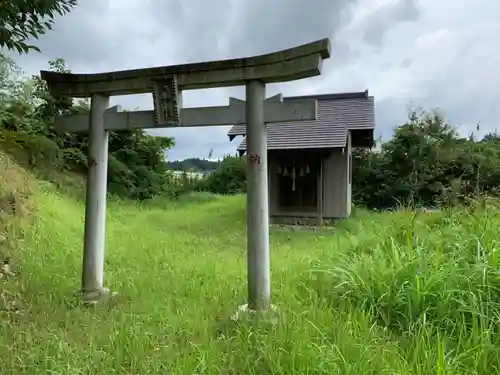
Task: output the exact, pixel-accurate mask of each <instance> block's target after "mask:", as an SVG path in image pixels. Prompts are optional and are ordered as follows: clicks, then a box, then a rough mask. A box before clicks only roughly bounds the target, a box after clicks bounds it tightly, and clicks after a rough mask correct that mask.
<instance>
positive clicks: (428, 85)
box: [11, 0, 500, 159]
mask: <svg viewBox="0 0 500 375" xmlns="http://www.w3.org/2000/svg"><path fill="white" fill-rule="evenodd" d="M80 3H81V4H80V5H78V6H77V7H76V8H75V9H74V10H73V11H72V12H71V13H70V14H68V15H66V16H64V17H62V18H58V19H57V21H56V24H55V27H54V30H53V31H51V32H49V33H48V34H47V35H46V36H44V37H43V38H41V39H40V40H39V42H38V46H39V47H40V48H41V50H42V53H41V54H40V53H36V52H32V53H30V54H29V55H27V56H18V55H14V54H12V55H11V56H12V57H14V60H15V61H16V62H17V63H18V64H19V65H20V66H21V68H23V69H24V70H25V72H26V73H29V74H32V73H33V74H35V73H38V71H39V70H40V69H46V68H47V67H48V65H47V61H48V60H51V59H55V58H57V57H62V58H64V59H65V60H66V62H67V65H68V67H69V68H70V69H72V70H73V72H75V73H86V72H92V73H97V72H102V71H112V70H122V69H132V68H142V67H151V66H158V65H170V64H181V63H188V62H198V61H204V60H215V59H225V58H233V57H244V56H250V55H255V54H262V53H268V52H273V51H275V50H280V49H284V48H289V47H293V46H296V45H299V44H303V43H307V42H311V41H314V40H316V39H321V38H324V37H330V38H331V40H332V57H331V58H330V59H328V60H325V62H324V65H323V75H322V76H319V77H315V78H311V79H305V80H300V81H294V82H289V83H286V84H275V85H269V86H268V89H267V92H268V96H271V95H273V94H275V93H278V92H282V93H283V95H285V96H290V95H305V94H315V93H318V94H319V93H335V92H346V91H362V90H364V89H369V91H370V94H372V95H374V96H375V100H376V127H377V134H378V135H381V136H382V137H388V136H390V134H391V133H392V129H393V128H394V126H395V125H397V124H400V123H402V122H404V120H405V119H406V113H407V105H408V103H410V102H412V103H414V104H417V105H421V106H424V107H425V108H432V107H439V108H441V109H442V110H443V111H444V112H445V114H446V115H447V117H448V118H449V119H450V120H451V121H452V122H453V123H455V124H456V125H457V126H458V127H459V130H460V132H461V133H462V134H464V135H465V134H468V133H470V132H471V131H473V130H474V129H475V127H476V126H477V123H478V122H480V123H481V132H482V133H485V132H488V131H493V130H495V129H496V127H497V125H498V124H500V105H498V102H499V101H500V74H499V73H498V68H499V67H500V48H499V46H500V43H499V39H500V2H499V1H498V0H475V1H471V0H210V1H208V0H85V1H80ZM229 96H235V97H239V98H243V96H244V90H243V88H240V87H238V88H231V89H211V90H198V91H187V92H185V93H184V97H183V98H184V99H183V100H184V105H185V106H188V107H189V106H209V105H225V104H227V103H228V97H229ZM112 103H113V104H121V105H122V106H123V107H125V108H128V109H133V108H136V107H140V108H142V109H152V100H151V98H150V96H148V95H137V96H127V97H115V98H113V100H112ZM227 130H228V128H227V127H214V128H203V129H200V128H190V129H175V130H161V131H160V133H161V134H165V135H168V136H173V137H174V138H175V141H176V146H175V148H174V149H173V150H172V151H170V152H169V153H168V156H169V158H170V159H183V158H187V157H206V156H207V155H208V153H209V151H210V150H211V149H213V150H214V156H215V157H218V156H222V155H224V154H227V153H231V154H234V153H235V150H236V147H237V145H238V142H239V141H240V139H235V140H234V141H233V142H231V143H230V142H229V140H228V138H227V136H226V132H227ZM157 133H158V132H157Z"/></svg>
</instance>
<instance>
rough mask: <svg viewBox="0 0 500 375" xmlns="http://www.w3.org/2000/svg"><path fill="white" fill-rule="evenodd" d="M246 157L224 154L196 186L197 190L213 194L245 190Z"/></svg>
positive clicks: (234, 192)
mask: <svg viewBox="0 0 500 375" xmlns="http://www.w3.org/2000/svg"><path fill="white" fill-rule="evenodd" d="M245 162H246V159H245V158H242V157H238V156H226V157H224V158H223V160H222V161H221V162H220V163H219V165H218V167H217V169H216V170H215V171H214V172H213V173H212V174H210V175H209V176H208V177H207V178H206V180H204V181H202V182H201V183H200V185H199V186H198V189H199V190H204V191H209V192H211V193H214V194H240V193H244V192H246V164H245Z"/></svg>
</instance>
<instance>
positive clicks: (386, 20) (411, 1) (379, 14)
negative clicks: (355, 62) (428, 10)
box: [363, 0, 420, 46]
mask: <svg viewBox="0 0 500 375" xmlns="http://www.w3.org/2000/svg"><path fill="white" fill-rule="evenodd" d="M419 16H420V10H419V8H418V4H417V0H401V1H398V2H397V3H395V4H387V5H384V6H381V7H380V8H378V9H377V11H375V12H373V13H372V14H371V15H370V17H369V18H368V19H366V20H365V23H364V27H363V28H364V32H363V38H364V40H365V42H366V43H367V44H372V45H375V46H380V45H382V41H383V37H384V35H385V34H386V32H387V31H388V30H389V29H390V28H391V27H392V26H393V25H394V23H396V22H410V21H416V20H417V19H418V18H419Z"/></svg>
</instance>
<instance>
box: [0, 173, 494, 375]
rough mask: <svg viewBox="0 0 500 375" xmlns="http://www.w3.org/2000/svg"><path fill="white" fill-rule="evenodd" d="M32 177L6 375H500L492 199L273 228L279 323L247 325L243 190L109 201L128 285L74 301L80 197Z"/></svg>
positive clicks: (5, 332)
mask: <svg viewBox="0 0 500 375" xmlns="http://www.w3.org/2000/svg"><path fill="white" fill-rule="evenodd" d="M0 172H1V173H3V174H4V176H5V173H6V172H5V171H3V172H2V171H0ZM17 172H19V171H17ZM26 178H27V181H28V180H30V183H32V184H33V192H32V194H33V195H32V196H31V200H32V201H33V202H34V203H36V206H37V209H36V211H35V214H34V220H32V221H31V222H30V221H28V220H25V219H23V220H22V221H21V223H20V224H19V223H18V225H12V226H11V227H10V229H9V230H11V231H16V229H15V228H17V231H16V233H15V234H16V237H19V236H21V235H23V233H22V231H20V230H19V229H20V228H23V227H24V228H25V229H26V230H25V233H24V238H23V239H21V240H19V241H17V242H15V243H11V248H12V249H11V253H12V254H14V255H13V258H14V263H15V267H14V272H15V273H16V275H15V276H14V277H9V278H4V279H0V288H2V289H0V291H1V292H2V296H3V300H4V302H3V303H4V309H3V311H0V322H1V328H0V374H2V375H10V374H12V375H13V374H16V375H20V374H30V375H35V374H52V375H53V374H68V375H69V374H71V375H78V374H261V375H263V374H331V375H333V374H442V375H444V374H457V375H458V374H460V375H465V374H495V373H499V371H500V353H499V348H500V335H499V328H498V319H499V318H500V292H499V290H498V287H499V286H500V258H499V252H498V249H499V239H500V235H499V234H498V224H499V222H500V214H499V213H498V212H499V211H498V208H497V207H496V206H495V205H494V204H489V205H486V206H481V207H479V206H478V207H476V208H475V209H474V210H465V209H456V210H453V211H446V212H442V213H433V214H418V215H417V214H414V213H412V212H404V211H401V212H396V213H390V214H389V213H386V214H369V213H363V212H361V213H358V214H357V215H356V217H354V218H352V219H350V220H348V221H346V222H344V223H343V224H342V225H340V226H339V227H338V228H337V229H336V230H335V231H324V232H320V233H314V232H307V231H290V230H277V229H275V230H273V231H272V233H271V252H272V259H271V262H272V263H271V265H272V299H273V303H275V304H276V305H277V306H278V309H279V310H278V311H279V323H278V324H277V325H274V326H273V325H269V324H264V325H259V326H252V325H249V324H247V323H245V324H243V323H241V324H232V323H231V321H230V319H229V318H230V316H231V315H232V314H233V313H234V312H235V310H236V308H237V306H238V305H240V304H242V303H245V297H246V276H245V272H246V255H245V245H246V240H245V211H244V206H245V203H244V202H245V198H244V197H228V198H219V199H208V197H205V198H203V197H201V198H199V199H198V200H193V199H191V200H189V201H186V202H177V203H172V202H168V201H163V202H162V201H157V202H154V203H151V204H149V205H143V206H140V205H138V204H132V203H126V202H125V203H124V202H121V203H120V202H111V203H110V204H109V208H108V227H107V228H108V230H107V253H106V274H105V279H106V285H107V286H108V287H110V288H112V289H113V290H116V291H119V292H120V293H121V295H122V296H121V297H120V298H119V300H118V301H117V302H116V303H114V304H103V305H102V306H99V307H97V309H88V308H84V307H82V306H81V305H79V304H78V303H77V302H76V300H75V299H74V298H73V297H72V295H73V294H74V292H75V291H76V289H77V288H78V286H79V284H80V269H81V252H82V235H83V204H82V203H79V202H77V201H76V200H75V199H72V198H69V197H66V196H63V195H61V194H58V193H57V192H56V191H55V189H54V188H53V187H51V186H49V185H47V184H42V183H39V182H33V181H32V179H30V178H28V177H26ZM12 181H14V180H13V179H11V178H8V179H6V178H4V179H3V180H1V179H0V187H1V190H0V192H1V193H2V195H4V196H5V195H6V194H7V191H8V188H7V185H8V184H9V183H11V182H12ZM2 184H3V186H2ZM6 184H7V185H6ZM27 185H29V183H21V184H19V186H18V187H19V189H17V188H16V189H17V190H16V192H17V191H20V187H24V186H27ZM20 225H22V226H20ZM28 225H30V226H28ZM12 241H13V240H12ZM12 241H11V242H12ZM17 293H18V294H17ZM13 303H15V304H16V306H18V307H17V311H14V309H12V308H8V307H9V306H10V307H12V304H13ZM1 306H2V305H0V307H1Z"/></svg>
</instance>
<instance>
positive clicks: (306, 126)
mask: <svg viewBox="0 0 500 375" xmlns="http://www.w3.org/2000/svg"><path fill="white" fill-rule="evenodd" d="M311 98H314V99H316V100H317V101H318V119H317V120H314V121H297V122H290V123H272V124H268V125H267V148H268V149H269V150H285V149H303V148H334V147H344V146H345V145H346V142H347V134H348V132H349V131H351V132H352V133H356V130H364V131H365V132H366V131H367V130H368V131H369V130H372V131H373V129H374V127H375V105H374V98H373V96H368V92H367V91H365V92H360V93H345V94H328V95H312V96H298V97H289V98H284V99H283V100H284V101H290V100H301V99H311ZM245 134H246V129H245V125H235V126H233V127H232V128H231V130H230V131H229V132H228V136H229V138H230V139H231V140H232V139H233V138H234V137H235V136H237V135H245ZM245 150H246V139H244V140H243V142H242V143H241V144H240V145H239V146H238V151H240V152H243V151H245Z"/></svg>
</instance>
